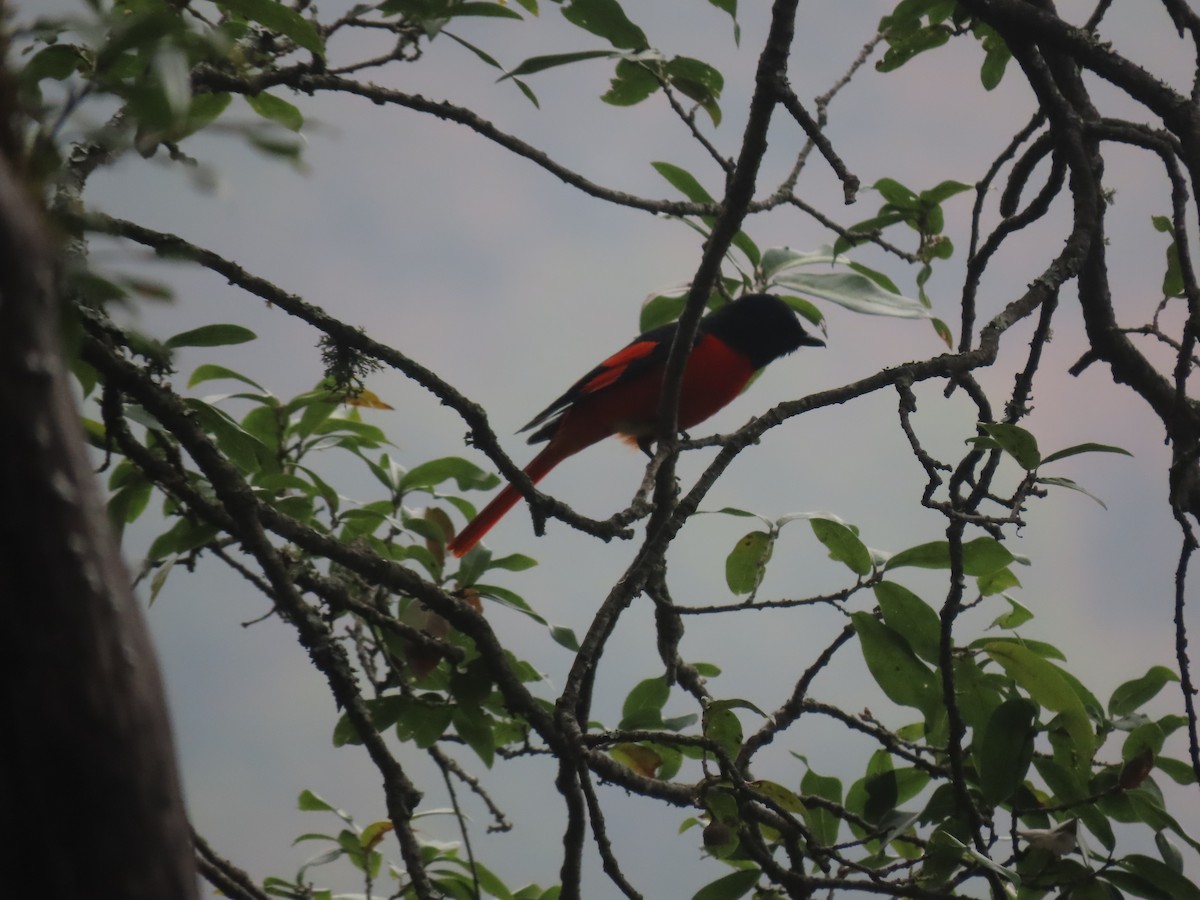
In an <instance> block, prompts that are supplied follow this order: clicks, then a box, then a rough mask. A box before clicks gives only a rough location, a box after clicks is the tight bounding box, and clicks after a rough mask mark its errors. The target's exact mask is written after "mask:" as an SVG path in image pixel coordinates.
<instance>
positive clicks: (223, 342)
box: [164, 324, 258, 350]
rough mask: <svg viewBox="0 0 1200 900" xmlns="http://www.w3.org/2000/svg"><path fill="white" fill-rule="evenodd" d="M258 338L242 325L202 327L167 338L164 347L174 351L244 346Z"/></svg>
mask: <svg viewBox="0 0 1200 900" xmlns="http://www.w3.org/2000/svg"><path fill="white" fill-rule="evenodd" d="M257 337H258V335H256V334H255V333H254V332H253V331H251V330H250V329H249V328H243V327H242V326H241V325H227V324H220V325H202V326H201V327H199V328H193V329H191V330H190V331H181V332H180V333H179V334H177V335H175V336H174V337H169V338H167V339H166V341H164V346H166V347H169V348H170V349H172V350H173V349H175V348H176V347H224V346H228V345H230V344H244V343H246V342H247V341H253V340H255V339H256V338H257Z"/></svg>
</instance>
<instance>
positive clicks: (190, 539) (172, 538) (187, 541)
mask: <svg viewBox="0 0 1200 900" xmlns="http://www.w3.org/2000/svg"><path fill="white" fill-rule="evenodd" d="M217 533H218V532H217V528H216V527H215V526H213V525H209V524H207V523H199V522H191V521H189V520H187V519H179V520H178V521H176V522H175V524H174V525H172V526H171V527H170V528H168V529H167V530H166V531H164V532H163V533H162V534H160V535H159V536H158V537H157V538H155V539H154V542H153V543H152V544H151V545H150V549H149V550H147V551H146V558H147V559H149V560H151V561H154V560H159V559H163V558H164V557H167V556H173V555H179V556H182V555H185V554H187V553H190V552H191V551H192V550H195V549H197V548H199V547H203V546H204V545H205V544H207V543H208V542H209V541H211V540H212V539H213V538H214V537H216V536H217Z"/></svg>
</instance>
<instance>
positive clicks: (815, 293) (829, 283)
mask: <svg viewBox="0 0 1200 900" xmlns="http://www.w3.org/2000/svg"><path fill="white" fill-rule="evenodd" d="M773 284H774V285H776V286H779V287H783V288H787V289H788V290H793V291H798V292H800V293H802V294H807V295H809V296H811V297H817V298H818V299H821V300H828V301H829V302H831V303H836V304H837V305H838V306H842V307H845V308H846V309H849V310H852V311H854V312H857V313H862V314H864V315H870V316H891V317H893V318H900V319H928V318H929V317H930V316H931V313H930V312H929V310H928V309H926V307H925V305H924V304H923V303H921V302H920V301H919V300H913V299H911V298H909V297H905V296H903V295H901V294H893V293H892V292H891V291H887V290H884V289H883V288H881V287H880V286H879V285H878V284H876V283H875V281H873V280H872V279H870V278H868V277H866V276H865V275H860V274H859V273H858V272H790V273H788V274H785V275H780V276H777V277H776V278H775V279H774V281H773Z"/></svg>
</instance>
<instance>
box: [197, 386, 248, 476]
mask: <svg viewBox="0 0 1200 900" xmlns="http://www.w3.org/2000/svg"><path fill="white" fill-rule="evenodd" d="M183 402H184V403H185V404H187V405H188V406H189V407H190V408H191V410H192V412H194V413H195V414H196V419H197V420H198V421H199V423H200V426H201V427H202V428H203V429H204V431H205V432H207V433H208V434H209V435H211V436H212V438H213V440H214V441H216V444H217V446H218V447H219V448H220V449H221V452H223V453H224V454H225V455H226V456H228V457H229V459H230V461H232V462H233V463H234V464H235V465H236V466H237V467H238V468H239V469H241V470H242V471H243V472H256V471H258V469H259V468H260V465H259V461H260V460H261V459H264V458H266V457H267V456H268V455H269V453H268V450H267V446H266V444H264V443H263V442H262V441H260V440H259V439H258V438H256V437H254V435H252V434H250V433H249V432H248V431H246V430H245V429H244V428H242V426H241V425H239V424H238V423H237V422H235V421H234V420H233V419H232V418H231V417H230V416H229V415H228V414H227V413H226V412H224V411H223V410H220V409H217V407H215V406H213V405H211V404H209V403H205V402H204V401H203V400H197V399H196V398H195V397H188V398H185V399H184V401H183Z"/></svg>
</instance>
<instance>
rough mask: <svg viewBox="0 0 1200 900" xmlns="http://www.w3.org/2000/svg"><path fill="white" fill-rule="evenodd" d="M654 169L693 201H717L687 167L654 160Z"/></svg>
mask: <svg viewBox="0 0 1200 900" xmlns="http://www.w3.org/2000/svg"><path fill="white" fill-rule="evenodd" d="M650 165H652V166H653V167H654V171H656V172H658V174H659V175H661V176H662V177H663V178H665V179H667V181H669V182H670V183H671V187H673V188H675V190H677V191H679V193H681V194H683V196H685V197H687V198H688V199H689V200H691V201H692V202H693V203H715V202H716V201H715V200H713V198H712V195H711V194H709V192H708V191H706V190H705V189H704V187H703V186H702V185H701V184H700V182H699V181H697V180H696V177H695V176H694V175H692V173H691V172H689V171H687V170H686V169H682V168H680V167H679V166H676V165H674V164H672V163H669V162H653V163H651V164H650Z"/></svg>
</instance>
